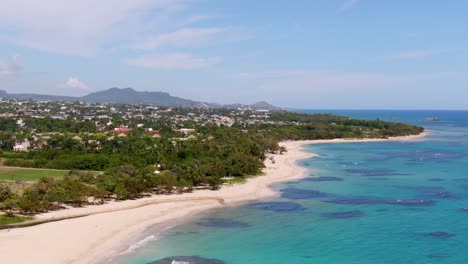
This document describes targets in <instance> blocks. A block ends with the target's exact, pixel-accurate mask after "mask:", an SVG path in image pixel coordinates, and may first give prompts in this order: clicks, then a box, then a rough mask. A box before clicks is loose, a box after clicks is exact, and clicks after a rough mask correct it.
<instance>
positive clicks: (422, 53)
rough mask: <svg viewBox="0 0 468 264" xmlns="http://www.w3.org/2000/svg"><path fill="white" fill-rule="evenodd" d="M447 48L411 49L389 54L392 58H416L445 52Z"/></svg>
mask: <svg viewBox="0 0 468 264" xmlns="http://www.w3.org/2000/svg"><path fill="white" fill-rule="evenodd" d="M445 52H447V50H430V49H428V50H413V51H403V52H400V53H397V54H394V55H392V56H391V58H393V59H417V58H425V57H430V56H433V55H438V54H441V53H445Z"/></svg>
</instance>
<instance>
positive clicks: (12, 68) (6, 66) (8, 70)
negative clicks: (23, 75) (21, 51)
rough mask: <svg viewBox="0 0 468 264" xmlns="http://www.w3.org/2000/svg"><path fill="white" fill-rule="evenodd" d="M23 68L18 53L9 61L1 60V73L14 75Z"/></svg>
mask: <svg viewBox="0 0 468 264" xmlns="http://www.w3.org/2000/svg"><path fill="white" fill-rule="evenodd" d="M22 69H23V63H22V62H21V59H20V57H19V56H18V55H13V56H11V58H10V62H9V63H5V62H3V61H0V75H13V74H16V73H18V72H19V71H21V70H22Z"/></svg>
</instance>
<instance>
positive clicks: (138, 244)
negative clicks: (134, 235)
mask: <svg viewBox="0 0 468 264" xmlns="http://www.w3.org/2000/svg"><path fill="white" fill-rule="evenodd" d="M156 239H157V237H156V235H151V236H147V237H145V238H144V239H142V240H140V241H138V242H136V243H135V244H133V245H131V246H130V247H128V249H127V250H125V251H124V252H122V253H120V254H119V255H125V254H129V253H132V252H134V251H135V250H137V249H139V248H141V247H144V246H146V245H147V244H148V243H149V242H151V241H154V240H156Z"/></svg>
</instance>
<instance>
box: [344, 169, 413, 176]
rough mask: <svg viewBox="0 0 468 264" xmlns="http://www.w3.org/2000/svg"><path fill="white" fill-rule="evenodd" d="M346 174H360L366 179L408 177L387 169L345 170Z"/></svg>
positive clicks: (405, 174)
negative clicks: (366, 177)
mask: <svg viewBox="0 0 468 264" xmlns="http://www.w3.org/2000/svg"><path fill="white" fill-rule="evenodd" d="M346 172H347V173H351V174H361V175H363V176H368V177H386V176H408V175H411V174H408V173H396V172H394V171H392V170H388V169H347V170H346Z"/></svg>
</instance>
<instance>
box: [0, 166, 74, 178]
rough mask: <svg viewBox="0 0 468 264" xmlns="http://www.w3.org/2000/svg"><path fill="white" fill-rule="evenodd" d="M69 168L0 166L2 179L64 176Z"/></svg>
mask: <svg viewBox="0 0 468 264" xmlns="http://www.w3.org/2000/svg"><path fill="white" fill-rule="evenodd" d="M67 172H68V171H67V170H48V169H24V168H12V167H0V181H37V180H39V179H40V178H42V177H63V176H65V174H67Z"/></svg>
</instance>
